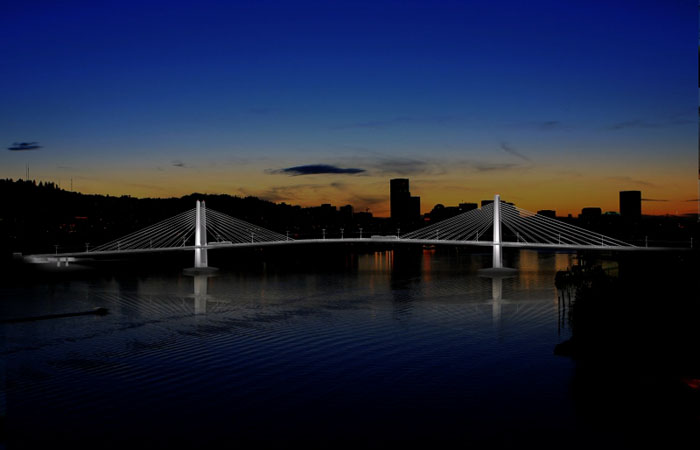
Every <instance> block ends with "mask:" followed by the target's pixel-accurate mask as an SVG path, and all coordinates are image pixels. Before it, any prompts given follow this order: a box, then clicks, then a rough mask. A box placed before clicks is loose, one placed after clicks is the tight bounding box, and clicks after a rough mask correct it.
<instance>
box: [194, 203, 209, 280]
mask: <svg viewBox="0 0 700 450" xmlns="http://www.w3.org/2000/svg"><path fill="white" fill-rule="evenodd" d="M207 267H209V265H208V258H207V209H206V206H205V205H204V200H202V201H201V202H200V201H199V200H197V208H196V215H195V229H194V268H195V269H204V268H207Z"/></svg>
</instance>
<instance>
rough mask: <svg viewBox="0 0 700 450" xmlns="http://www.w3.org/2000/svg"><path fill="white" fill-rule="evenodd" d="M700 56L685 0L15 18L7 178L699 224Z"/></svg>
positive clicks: (157, 191)
mask: <svg viewBox="0 0 700 450" xmlns="http://www.w3.org/2000/svg"><path fill="white" fill-rule="evenodd" d="M144 4H147V6H144ZM436 5H438V6H436ZM697 38H698V15H697V2H695V1H690V0H657V1H631V0H610V1H602V0H601V1H590V2H568V1H561V0H553V1H522V0H518V1H509V0H502V1H498V2H487V1H483V2H476V1H473V2H469V1H461V2H456V1H455V2H453V1H441V2H434V1H433V2H422V1H392V2H385V1H368V2H364V1H358V0H355V1H351V2H336V1H333V2H303V1H293V2H278V1H251V2H244V1H238V2H223V1H222V2H208V1H198V2H191V3H184V2H182V3H180V2H176V1H168V2H130V1H118V2H116V1H115V2H106V1H105V2H94V1H91V2H87V1H86V2H71V1H67V2H60V3H59V2H46V1H20V2H2V4H0V54H1V55H2V58H0V144H2V151H1V152H0V177H3V178H14V179H17V178H24V176H25V167H26V165H27V164H29V166H30V175H31V178H35V179H37V180H44V181H55V182H58V183H60V185H61V187H63V188H66V189H68V188H70V179H71V178H72V179H73V185H74V188H75V190H77V191H80V192H85V193H100V194H110V195H123V194H128V195H132V196H139V197H142V196H156V197H169V196H180V195H184V194H189V193H192V192H207V193H227V194H233V195H255V196H258V197H261V198H265V199H269V200H272V201H276V202H281V201H285V202H287V203H293V204H301V205H304V206H310V205H318V204H320V203H332V204H335V205H343V204H346V203H350V204H353V205H354V206H355V207H356V209H358V210H364V209H365V208H369V209H370V211H372V212H373V213H375V214H376V215H388V210H389V179H390V178H396V177H406V178H409V179H410V182H411V191H412V194H413V195H420V196H421V200H422V201H421V206H422V210H423V212H427V211H430V209H432V207H433V206H434V205H435V204H436V203H443V204H445V205H456V204H457V203H458V202H462V201H464V202H478V201H480V200H482V199H485V198H492V197H493V194H494V193H500V194H501V196H502V198H503V199H504V200H508V201H513V202H515V203H516V204H517V205H518V206H521V207H523V208H526V209H530V210H537V209H556V210H557V212H558V213H559V214H562V215H563V214H566V213H574V214H577V213H578V212H579V211H580V210H581V208H582V207H586V206H600V207H602V208H603V209H604V210H617V209H618V191H620V190H641V191H642V197H643V198H644V199H646V201H645V202H644V205H643V212H644V213H645V214H666V213H670V214H676V213H677V214H683V213H693V212H697V198H698V122H697V120H698V119H697V114H698V112H697V108H698V90H697V89H698V88H697V86H696V83H697V80H698V59H697V54H696V45H697ZM33 142H36V144H32V145H25V146H22V145H21V143H33ZM33 146H39V147H40V148H37V149H33V150H24V148H26V147H33ZM10 148H13V149H15V150H10Z"/></svg>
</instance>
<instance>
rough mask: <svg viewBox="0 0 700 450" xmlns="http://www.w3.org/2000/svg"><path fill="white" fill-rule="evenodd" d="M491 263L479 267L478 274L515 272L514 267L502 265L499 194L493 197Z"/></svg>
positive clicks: (501, 274)
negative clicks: (482, 267)
mask: <svg viewBox="0 0 700 450" xmlns="http://www.w3.org/2000/svg"><path fill="white" fill-rule="evenodd" d="M492 245H493V263H492V267H489V268H488V269H480V270H479V274H481V275H484V276H490V277H494V276H509V275H512V274H514V273H515V272H517V270H516V269H511V268H510V267H503V245H502V234H501V196H500V194H496V195H495V196H494V197H493V244H492Z"/></svg>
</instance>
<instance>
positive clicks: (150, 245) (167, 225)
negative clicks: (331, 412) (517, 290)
mask: <svg viewBox="0 0 700 450" xmlns="http://www.w3.org/2000/svg"><path fill="white" fill-rule="evenodd" d="M352 242H362V243H368V242H372V243H377V244H395V245H400V244H413V245H436V244H440V245H455V246H462V245H469V246H489V247H492V249H493V268H494V269H501V268H503V248H504V247H518V248H549V249H571V250H580V249H591V250H653V249H654V248H651V247H636V246H634V245H632V244H628V243H626V242H623V241H621V240H619V239H614V238H611V237H608V236H604V235H602V234H600V233H596V232H593V231H589V230H586V229H583V228H580V227H577V226H574V225H572V224H569V223H567V222H564V221H562V220H559V219H553V218H550V217H545V216H542V215H540V214H535V213H533V212H530V211H527V210H524V209H521V208H518V207H517V206H515V205H513V204H511V203H506V202H503V201H501V198H500V195H498V194H496V195H495V197H494V201H493V203H489V204H487V205H484V206H482V207H481V208H479V209H474V210H471V211H467V212H464V213H462V214H459V215H457V216H454V217H451V218H449V219H446V220H443V221H441V222H438V223H435V224H432V225H429V226H427V227H423V228H420V229H418V230H415V231H412V232H410V233H407V234H405V235H402V236H398V235H393V236H372V237H371V238H367V237H365V238H364V239H363V238H361V237H360V238H345V239H343V238H342V236H341V238H340V239H325V236H324V238H323V239H304V240H296V241H295V240H294V239H290V238H289V237H288V236H284V235H282V234H279V233H276V232H274V231H270V230H267V229H265V228H261V227H258V226H256V225H253V224H251V223H248V222H245V221H243V220H239V219H236V218H234V217H231V216H229V215H226V214H223V213H220V212H218V211H215V210H212V209H207V208H206V206H205V203H204V201H197V203H196V206H195V208H193V209H190V210H189V211H185V212H183V213H181V214H178V215H176V216H174V217H171V218H169V219H166V220H163V221H161V222H158V223H156V224H154V225H151V226H149V227H146V228H144V229H142V230H139V231H136V232H134V233H131V234H129V235H127V236H124V237H122V238H119V239H115V240H113V241H111V242H108V243H106V244H103V245H100V246H98V247H95V248H92V249H89V251H88V249H86V251H85V252H84V253H83V252H75V253H55V254H43V255H29V256H27V258H28V259H29V260H30V261H34V262H47V261H50V262H56V261H59V263H60V261H68V260H69V259H68V258H84V257H86V256H93V255H97V254H103V255H114V254H117V253H118V254H124V253H146V252H151V251H166V250H194V266H195V269H204V268H207V267H208V262H209V261H208V253H207V252H208V250H211V249H214V248H226V247H249V246H267V245H299V244H320V243H352ZM656 250H658V248H656Z"/></svg>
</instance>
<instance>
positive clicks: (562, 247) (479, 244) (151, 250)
mask: <svg viewBox="0 0 700 450" xmlns="http://www.w3.org/2000/svg"><path fill="white" fill-rule="evenodd" d="M309 244H391V245H441V246H453V247H454V246H458V247H493V246H494V243H493V242H492V241H461V240H441V239H397V238H388V237H382V238H362V239H361V238H346V239H298V240H292V239H290V240H288V241H286V240H285V241H269V242H241V243H231V244H218V243H216V242H211V243H209V244H208V245H207V246H206V249H207V250H208V251H212V250H217V249H223V248H251V247H278V246H296V245H309ZM500 245H501V246H502V247H508V248H524V249H550V250H599V251H668V250H689V249H688V248H685V249H684V248H679V247H635V246H613V245H572V244H543V243H529V242H501V244H500ZM195 248H196V247H195V246H193V245H188V246H180V247H165V248H145V249H129V250H111V251H96V252H70V253H44V254H36V255H27V258H33V259H43V258H46V259H48V260H55V259H56V258H89V257H91V256H125V255H134V254H142V253H157V252H172V251H193V250H195Z"/></svg>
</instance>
